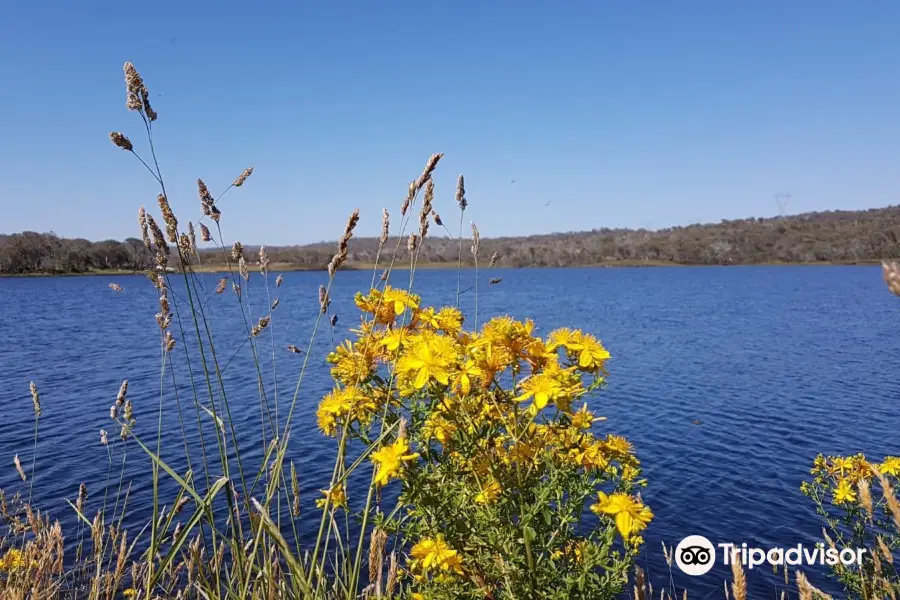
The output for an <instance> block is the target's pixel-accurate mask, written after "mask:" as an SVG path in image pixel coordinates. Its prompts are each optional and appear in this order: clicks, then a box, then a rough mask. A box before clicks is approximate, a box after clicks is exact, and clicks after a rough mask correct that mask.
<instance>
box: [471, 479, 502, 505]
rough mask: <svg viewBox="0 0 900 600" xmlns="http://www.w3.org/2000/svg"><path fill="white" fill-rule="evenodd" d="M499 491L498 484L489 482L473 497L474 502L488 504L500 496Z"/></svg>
mask: <svg viewBox="0 0 900 600" xmlns="http://www.w3.org/2000/svg"><path fill="white" fill-rule="evenodd" d="M501 489H502V488H501V487H500V484H499V483H497V482H496V481H491V482H490V483H488V484H487V485H486V486H484V487H483V488H482V489H481V491H480V492H478V494H477V495H476V496H475V502H477V503H478V504H490V503H491V502H493V501H494V500H496V499H497V498H498V497H499V496H500V492H501Z"/></svg>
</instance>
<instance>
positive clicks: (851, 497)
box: [834, 479, 856, 504]
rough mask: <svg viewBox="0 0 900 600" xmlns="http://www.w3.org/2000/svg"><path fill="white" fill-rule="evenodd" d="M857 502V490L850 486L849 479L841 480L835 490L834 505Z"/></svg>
mask: <svg viewBox="0 0 900 600" xmlns="http://www.w3.org/2000/svg"><path fill="white" fill-rule="evenodd" d="M855 501H856V490H854V489H853V486H852V485H850V480H849V479H841V480H840V481H839V482H838V485H837V487H836V488H835V489H834V503H835V504H845V503H848V502H855Z"/></svg>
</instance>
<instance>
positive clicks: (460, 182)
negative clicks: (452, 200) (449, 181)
mask: <svg viewBox="0 0 900 600" xmlns="http://www.w3.org/2000/svg"><path fill="white" fill-rule="evenodd" d="M456 203H457V204H458V205H459V209H460V210H466V207H467V206H468V205H469V202H468V201H467V200H466V181H465V179H464V178H463V176H462V175H460V176H459V177H458V178H457V180H456Z"/></svg>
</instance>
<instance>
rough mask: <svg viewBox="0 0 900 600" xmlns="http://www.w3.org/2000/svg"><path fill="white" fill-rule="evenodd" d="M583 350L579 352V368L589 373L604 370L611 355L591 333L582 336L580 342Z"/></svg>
mask: <svg viewBox="0 0 900 600" xmlns="http://www.w3.org/2000/svg"><path fill="white" fill-rule="evenodd" d="M579 343H580V346H581V348H580V349H579V352H578V366H579V367H580V368H582V369H586V370H588V371H598V370H600V369H601V368H603V363H605V362H606V361H607V360H608V359H609V357H610V355H609V352H608V351H607V350H606V348H604V347H603V344H601V343H600V340H598V339H597V338H595V337H594V336H592V335H591V334H589V333H583V334H581V339H580V340H579Z"/></svg>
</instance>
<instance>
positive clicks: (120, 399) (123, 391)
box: [116, 379, 128, 406]
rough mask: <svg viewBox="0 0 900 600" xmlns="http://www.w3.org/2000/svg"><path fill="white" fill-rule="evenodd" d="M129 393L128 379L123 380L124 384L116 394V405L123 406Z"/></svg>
mask: <svg viewBox="0 0 900 600" xmlns="http://www.w3.org/2000/svg"><path fill="white" fill-rule="evenodd" d="M127 395H128V380H127V379H126V380H124V381H122V385H120V386H119V393H118V394H117V395H116V406H122V405H123V404H125V397H126V396H127Z"/></svg>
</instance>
